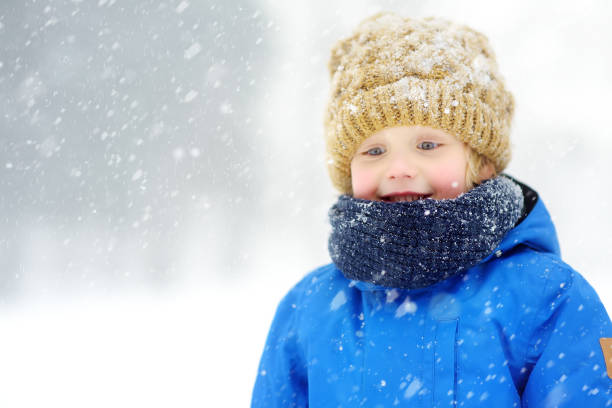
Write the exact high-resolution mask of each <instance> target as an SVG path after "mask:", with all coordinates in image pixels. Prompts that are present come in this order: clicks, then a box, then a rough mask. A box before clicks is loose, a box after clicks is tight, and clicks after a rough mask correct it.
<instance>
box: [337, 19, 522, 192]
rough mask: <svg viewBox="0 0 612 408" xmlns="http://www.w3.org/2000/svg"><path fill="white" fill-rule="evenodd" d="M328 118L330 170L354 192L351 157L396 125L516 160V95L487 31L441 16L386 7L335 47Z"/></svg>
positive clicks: (341, 186) (497, 158) (342, 187)
mask: <svg viewBox="0 0 612 408" xmlns="http://www.w3.org/2000/svg"><path fill="white" fill-rule="evenodd" d="M329 71H330V75H331V95H330V101H329V104H328V108H327V112H326V117H325V133H326V142H327V143H326V144H327V153H328V169H329V173H330V176H331V179H332V183H333V184H334V186H335V187H336V188H337V189H338V190H339V191H340V192H342V193H345V194H350V193H351V168H350V166H351V160H352V158H353V155H354V154H355V151H356V150H357V148H358V147H359V145H361V143H362V142H363V141H364V140H365V139H366V138H368V137H369V136H370V135H372V134H373V133H376V132H377V131H379V130H381V129H384V128H386V127H391V126H411V125H423V126H429V127H432V128H437V129H441V130H443V131H445V132H447V133H450V134H452V135H455V136H456V137H457V138H458V139H460V140H462V141H464V142H466V143H467V144H468V145H469V146H470V147H472V149H474V150H475V151H476V152H478V153H480V154H482V155H484V156H485V157H487V158H488V159H489V160H491V162H492V163H493V164H494V165H495V168H496V170H497V171H498V172H501V171H502V170H503V169H504V168H505V167H506V165H507V164H508V162H509V161H510V155H511V153H510V137H509V134H510V122H511V121H512V114H513V111H514V100H513V97H512V94H510V93H509V92H508V91H506V89H505V87H504V82H503V79H502V77H501V75H500V74H499V72H498V69H497V63H496V62H495V56H494V54H493V51H492V50H491V48H490V46H489V44H488V41H487V38H486V37H485V36H484V35H483V34H481V33H479V32H477V31H474V30H472V29H470V28H469V27H466V26H463V25H458V24H455V23H452V22H449V21H446V20H442V19H438V18H426V19H423V20H413V19H409V18H402V17H399V16H397V15H394V14H392V13H379V14H376V15H374V16H372V17H370V18H368V19H366V20H364V21H363V22H362V23H361V24H360V25H359V26H358V27H357V29H356V31H355V32H354V34H353V35H352V36H350V37H348V38H346V39H343V40H340V41H339V42H338V43H336V45H335V46H334V47H333V48H332V54H331V59H330V61H329Z"/></svg>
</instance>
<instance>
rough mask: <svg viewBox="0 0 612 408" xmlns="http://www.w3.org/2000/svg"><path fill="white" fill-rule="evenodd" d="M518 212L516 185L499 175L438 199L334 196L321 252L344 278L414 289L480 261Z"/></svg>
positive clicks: (519, 196)
mask: <svg viewBox="0 0 612 408" xmlns="http://www.w3.org/2000/svg"><path fill="white" fill-rule="evenodd" d="M522 209H523V194H522V192H521V188H520V187H519V186H518V185H517V184H516V183H514V182H513V181H512V180H510V179H509V178H507V177H505V176H503V175H502V176H498V177H496V178H494V179H491V180H487V181H485V182H483V183H482V184H480V185H478V186H476V187H475V188H473V189H471V190H470V191H468V192H466V193H464V194H462V195H460V196H459V197H457V198H454V199H446V200H433V199H425V200H417V201H412V202H397V203H389V202H383V201H369V200H362V199H358V198H353V197H351V196H348V195H342V196H340V197H339V199H338V201H337V202H336V203H335V204H334V205H333V206H332V208H331V209H330V210H329V218H330V222H331V226H332V232H331V235H330V237H329V243H328V248H329V253H330V255H331V259H332V261H333V262H334V263H335V264H336V266H337V267H338V269H340V271H342V273H343V274H344V275H345V276H346V277H347V278H348V279H352V280H359V281H365V282H370V283H373V284H375V285H380V286H385V287H393V288H401V289H416V288H422V287H426V286H430V285H433V284H435V283H437V282H440V281H442V280H444V279H447V278H449V277H451V276H453V275H456V274H458V273H460V272H462V271H465V270H466V269H468V268H470V267H471V266H474V265H476V264H477V263H478V262H480V261H481V260H482V259H484V258H485V257H487V256H488V255H489V254H490V253H491V252H492V251H493V249H495V247H496V246H497V245H499V243H500V242H501V240H502V238H503V237H504V235H505V234H506V233H507V232H508V231H509V230H510V229H512V228H513V227H514V225H515V224H516V222H517V221H518V220H519V217H520V216H521V211H522Z"/></svg>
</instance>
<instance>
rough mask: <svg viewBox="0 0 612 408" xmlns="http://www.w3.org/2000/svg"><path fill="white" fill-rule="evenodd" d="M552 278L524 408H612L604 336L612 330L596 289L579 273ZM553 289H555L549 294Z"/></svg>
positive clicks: (540, 318) (540, 317) (538, 323)
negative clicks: (562, 277)
mask: <svg viewBox="0 0 612 408" xmlns="http://www.w3.org/2000/svg"><path fill="white" fill-rule="evenodd" d="M565 275H566V276H568V279H561V280H557V279H554V278H553V279H551V280H550V281H549V287H550V288H549V290H547V291H545V293H544V297H545V303H544V305H543V306H542V307H541V311H540V312H539V315H538V317H537V318H536V327H535V329H534V332H533V333H534V334H533V336H532V339H531V343H530V344H531V347H530V351H529V352H528V355H527V367H525V369H531V373H530V375H529V378H528V380H527V384H526V386H525V389H524V391H523V394H522V407H528V408H536V407H559V408H563V407H567V408H570V407H581V408H587V407H607V406H611V407H612V380H611V379H610V378H609V377H608V375H607V373H606V364H605V361H604V355H603V351H602V348H601V346H600V342H599V339H600V338H601V337H612V325H611V324H610V318H609V316H608V314H607V313H606V310H605V308H604V306H603V304H602V303H601V301H600V300H599V298H598V296H597V294H596V293H595V291H594V290H593V288H592V287H591V286H590V285H589V284H588V283H587V282H586V281H585V280H584V278H583V277H582V276H580V274H578V273H576V272H574V271H571V272H570V273H569V274H567V273H566V274H565ZM550 289H552V290H550Z"/></svg>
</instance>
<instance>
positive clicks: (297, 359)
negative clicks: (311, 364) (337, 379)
mask: <svg viewBox="0 0 612 408" xmlns="http://www.w3.org/2000/svg"><path fill="white" fill-rule="evenodd" d="M298 308H299V292H298V290H297V289H296V288H294V289H293V290H292V291H291V292H289V293H288V294H287V295H286V296H285V297H284V298H283V300H282V301H281V302H280V304H279V306H278V308H277V310H276V315H275V316H274V320H273V322H272V326H271V327H270V331H269V333H268V338H267V340H266V345H265V347H264V351H263V355H262V357H261V361H260V363H259V371H258V372H257V379H256V381H255V387H254V390H253V398H252V400H251V407H252V408H259V407H262V408H263V407H266V408H275V407H279V408H280V407H294V408H306V407H308V380H307V372H306V365H305V363H304V357H303V352H302V349H301V344H300V338H299V333H298V331H297V328H296V322H297V316H296V314H297V312H298Z"/></svg>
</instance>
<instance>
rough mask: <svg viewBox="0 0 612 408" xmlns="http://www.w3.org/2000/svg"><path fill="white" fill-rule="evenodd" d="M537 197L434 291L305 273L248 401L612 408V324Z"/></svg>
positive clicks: (323, 271)
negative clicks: (611, 348)
mask: <svg viewBox="0 0 612 408" xmlns="http://www.w3.org/2000/svg"><path fill="white" fill-rule="evenodd" d="M531 196H532V197H534V198H533V200H534V201H535V205H534V206H532V208H531V211H530V212H529V214H528V215H527V217H526V218H524V219H523V220H522V222H520V223H519V224H518V225H517V226H516V227H515V228H514V229H512V230H511V231H510V232H509V233H508V234H507V235H506V237H505V238H504V239H503V241H502V242H501V244H500V245H499V247H498V248H496V250H495V251H494V252H493V253H492V254H491V255H490V256H488V257H487V258H486V259H484V260H483V261H482V262H480V263H479V264H478V265H476V266H475V267H473V268H471V269H469V270H468V271H467V272H466V273H465V274H463V275H459V276H455V277H452V278H449V279H447V280H445V281H442V282H440V283H438V284H436V285H433V286H430V287H427V288H424V289H417V290H398V289H389V288H383V287H379V286H374V285H372V284H368V283H365V282H355V281H350V280H347V279H346V278H345V277H344V276H343V275H342V273H341V272H340V271H339V270H338V269H337V268H336V267H335V266H334V265H333V264H330V265H327V266H323V267H321V268H319V269H317V270H315V271H313V272H312V273H310V274H309V275H307V276H306V277H305V278H304V279H303V280H302V281H301V282H299V283H298V284H297V285H296V286H295V287H294V288H293V289H292V290H291V291H290V292H289V293H288V294H287V295H286V296H285V298H284V299H283V300H282V301H281V303H280V305H279V306H278V310H277V312H276V316H275V317H274V321H273V323H272V327H271V329H270V332H269V335H268V339H267V343H266V346H265V349H264V353H263V356H262V358H261V363H260V366H259V371H258V375H257V380H256V383H255V388H254V392H253V399H252V407H266V408H271V407H317V408H319V407H333V408H339V407H343V408H344V407H395V406H398V407H421V408H425V407H453V406H459V407H543V408H544V407H546V408H548V407H560V408H561V407H572V408H575V407H581V408H586V407H612V380H611V379H610V378H609V377H608V376H607V373H606V365H605V361H604V357H603V353H602V348H601V346H600V343H599V339H600V338H601V337H612V324H611V323H610V318H609V317H608V315H607V314H606V311H605V309H604V307H603V305H602V303H601V302H600V300H599V298H598V297H597V294H596V293H595V291H594V290H593V288H592V287H591V286H590V285H589V284H588V283H587V282H586V281H585V279H584V278H583V277H582V276H581V275H580V274H579V273H577V272H576V271H574V270H573V269H572V268H571V267H569V266H568V265H566V264H565V263H564V262H563V261H562V260H561V259H560V254H559V244H558V241H557V236H556V233H555V229H554V226H553V224H552V222H551V219H550V216H549V214H548V212H547V210H546V208H545V207H544V205H543V204H542V202H541V201H540V200H538V199H537V195H535V194H532V195H531Z"/></svg>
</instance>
